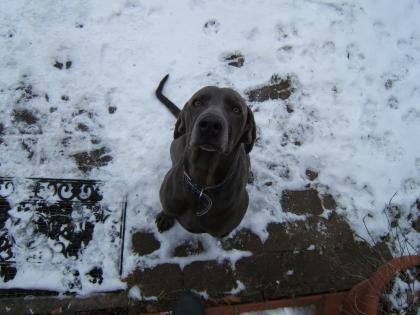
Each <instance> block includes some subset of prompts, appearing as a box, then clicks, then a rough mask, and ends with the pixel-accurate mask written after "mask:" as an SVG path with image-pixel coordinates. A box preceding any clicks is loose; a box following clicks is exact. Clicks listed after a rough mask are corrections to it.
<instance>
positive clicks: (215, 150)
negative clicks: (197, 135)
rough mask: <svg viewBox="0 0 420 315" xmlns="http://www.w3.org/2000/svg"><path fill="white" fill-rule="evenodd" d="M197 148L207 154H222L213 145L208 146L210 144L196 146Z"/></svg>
mask: <svg viewBox="0 0 420 315" xmlns="http://www.w3.org/2000/svg"><path fill="white" fill-rule="evenodd" d="M198 147H199V148H200V149H201V150H203V151H207V152H222V150H221V149H220V148H218V147H216V146H215V145H213V144H210V143H204V144H200V145H198Z"/></svg>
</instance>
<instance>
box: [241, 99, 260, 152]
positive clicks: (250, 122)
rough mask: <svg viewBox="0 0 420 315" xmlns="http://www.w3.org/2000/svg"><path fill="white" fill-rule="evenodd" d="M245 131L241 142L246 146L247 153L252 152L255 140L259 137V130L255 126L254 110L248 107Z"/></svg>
mask: <svg viewBox="0 0 420 315" xmlns="http://www.w3.org/2000/svg"><path fill="white" fill-rule="evenodd" d="M247 109H248V112H247V114H246V124H245V130H244V133H243V135H242V138H241V142H243V143H244V144H245V152H246V153H249V152H251V150H252V148H253V147H254V142H255V138H256V137H257V128H256V126H255V120H254V114H253V113H252V110H251V109H250V108H249V107H247Z"/></svg>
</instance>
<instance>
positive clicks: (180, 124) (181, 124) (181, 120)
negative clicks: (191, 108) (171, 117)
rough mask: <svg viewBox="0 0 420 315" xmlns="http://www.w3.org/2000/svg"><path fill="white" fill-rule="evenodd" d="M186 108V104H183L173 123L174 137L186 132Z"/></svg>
mask: <svg viewBox="0 0 420 315" xmlns="http://www.w3.org/2000/svg"><path fill="white" fill-rule="evenodd" d="M186 108H187V104H185V105H184V107H183V108H182V110H181V112H180V113H179V114H178V120H177V121H176V123H175V129H174V139H176V138H178V137H180V136H182V135H183V134H185V132H186V129H185V128H186V126H185V119H186V111H187V110H186Z"/></svg>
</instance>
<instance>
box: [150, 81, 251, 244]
mask: <svg viewBox="0 0 420 315" xmlns="http://www.w3.org/2000/svg"><path fill="white" fill-rule="evenodd" d="M167 79H168V75H167V76H165V77H164V78H163V79H162V81H161V82H160V84H159V86H158V88H157V90H156V95H157V97H158V99H159V100H160V101H161V102H162V103H164V104H165V105H166V106H167V107H168V109H169V110H170V111H171V112H172V113H173V114H174V115H175V117H176V118H177V119H178V120H177V122H176V124H175V130H174V140H173V141H172V144H171V150H170V152H171V160H172V168H171V169H170V170H169V172H168V173H167V174H166V176H165V179H164V180H163V183H162V186H161V188H160V201H161V203H162V207H163V211H162V212H160V213H159V214H158V216H157V217H156V224H157V227H158V230H159V231H160V232H164V231H166V230H168V229H170V228H171V227H172V226H173V225H174V219H177V220H178V222H179V223H180V224H181V225H182V226H183V227H184V228H185V229H186V230H188V231H190V232H192V233H209V234H211V235H212V236H214V237H224V236H226V235H227V234H229V233H230V232H231V231H232V230H233V229H234V228H236V227H237V226H238V225H239V223H240V222H241V220H242V218H243V216H244V215H245V212H246V209H247V208H248V201H249V200H248V193H247V191H246V189H245V186H246V184H247V181H248V174H249V168H250V161H249V156H248V153H249V152H250V151H251V150H252V147H253V145H254V142H255V136H256V127H255V121H254V116H253V114H252V111H251V110H250V109H249V107H248V106H247V105H246V103H245V101H244V100H243V98H242V97H241V96H240V95H239V94H238V93H237V92H235V91H233V90H232V89H229V88H218V87H215V86H207V87H204V88H202V89H201V90H199V91H198V92H197V93H195V94H194V95H193V96H192V97H191V99H190V100H189V101H188V102H187V104H185V106H184V108H183V109H182V111H180V110H179V108H178V107H177V106H176V105H175V104H173V103H172V102H171V101H170V100H169V99H167V98H166V97H165V96H164V95H163V94H162V89H163V86H164V85H165V82H166V80H167Z"/></svg>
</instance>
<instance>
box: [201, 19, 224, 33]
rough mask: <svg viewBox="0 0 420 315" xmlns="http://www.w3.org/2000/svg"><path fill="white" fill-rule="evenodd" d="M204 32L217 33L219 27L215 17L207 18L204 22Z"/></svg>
mask: <svg viewBox="0 0 420 315" xmlns="http://www.w3.org/2000/svg"><path fill="white" fill-rule="evenodd" d="M203 28H204V33H206V34H212V33H213V34H217V33H219V29H220V23H219V22H218V21H217V20H215V19H211V20H208V21H207V22H206V23H204V26H203Z"/></svg>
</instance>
